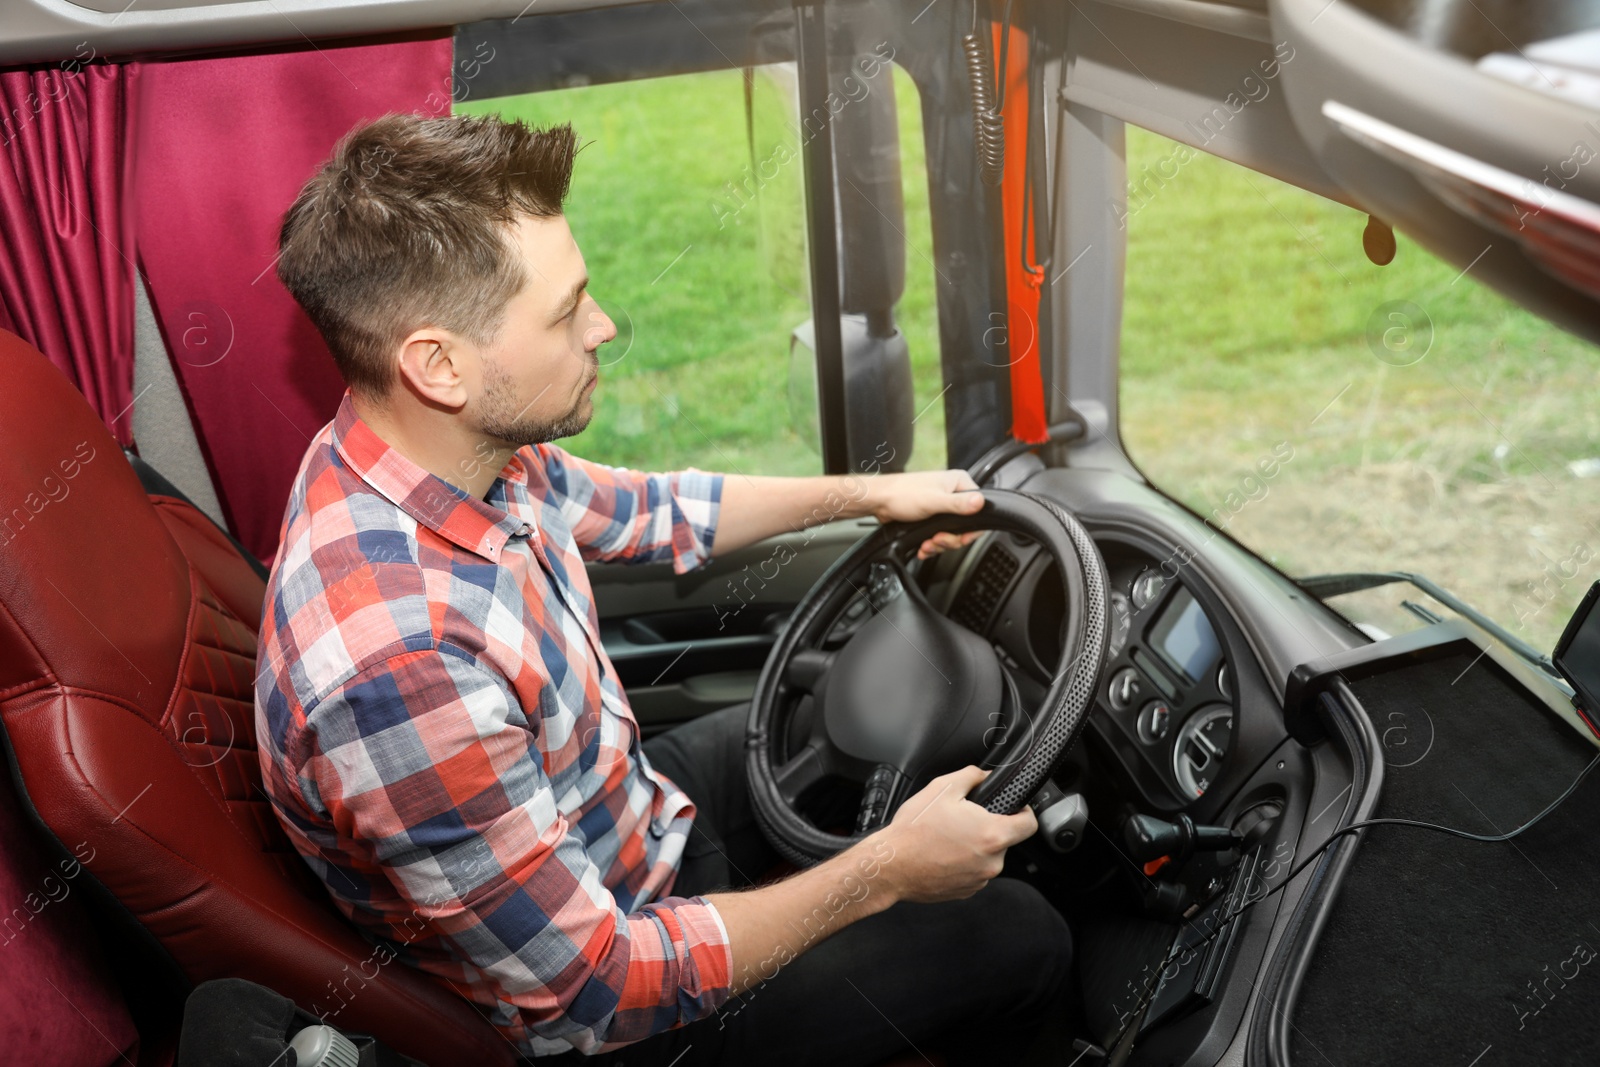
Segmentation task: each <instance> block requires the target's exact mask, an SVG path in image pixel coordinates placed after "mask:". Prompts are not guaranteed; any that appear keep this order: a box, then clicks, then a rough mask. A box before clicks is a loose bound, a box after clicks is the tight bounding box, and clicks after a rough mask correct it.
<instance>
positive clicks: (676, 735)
mask: <svg viewBox="0 0 1600 1067" xmlns="http://www.w3.org/2000/svg"><path fill="white" fill-rule="evenodd" d="M574 147H575V143H574V137H573V134H572V131H571V129H570V128H567V127H561V128H557V129H552V130H545V131H536V130H530V129H528V128H526V127H525V126H523V125H522V124H520V123H510V124H506V123H502V122H500V121H498V120H496V119H469V118H449V119H431V120H422V119H417V118H412V117H406V116H389V117H386V118H384V119H381V120H379V121H377V122H375V123H372V124H371V125H368V126H366V127H365V128H362V129H359V130H357V131H354V132H353V133H352V134H350V135H349V136H347V137H346V138H345V139H344V140H343V141H342V142H341V143H340V145H339V146H338V148H337V149H336V150H335V153H334V156H333V158H332V159H331V160H330V161H329V162H328V163H327V164H326V165H325V166H324V167H323V168H322V170H321V171H320V172H319V173H318V174H317V175H316V176H315V177H314V178H313V179H312V180H311V181H310V182H309V183H307V185H306V186H305V188H304V189H303V190H302V191H301V193H300V195H299V197H298V198H297V199H296V201H295V203H294V204H293V206H292V207H291V208H290V210H289V212H288V214H287V215H286V217H285V219H284V223H283V228H282V232H281V234H280V251H281V256H280V259H279V262H278V273H279V276H280V277H281V278H282V280H283V282H284V284H285V285H286V286H287V287H288V289H289V291H290V292H291V293H293V294H294V296H295V298H296V299H297V300H298V301H299V302H300V303H301V305H302V306H303V307H304V308H305V310H306V311H307V313H308V314H309V315H310V317H311V319H312V320H313V322H315V323H316V325H317V327H318V328H319V329H320V330H321V332H322V334H323V336H324V337H325V338H326V340H327V343H328V347H329V349H330V350H331V351H332V353H333V355H334V358H335V359H336V361H337V362H338V365H339V368H340V371H341V372H342V373H343V375H344V377H345V379H346V381H347V383H348V385H349V389H348V390H347V391H346V393H345V395H344V397H343V399H342V400H341V402H340V406H339V409H338V413H337V414H336V416H335V418H334V419H333V421H332V422H331V423H330V424H329V425H328V426H326V427H324V428H323V429H322V431H321V432H320V433H319V434H318V435H317V437H316V439H315V440H314V441H313V442H312V444H311V447H310V448H309V449H308V450H307V452H306V457H305V460H304V462H303V463H302V466H301V469H300V471H299V473H298V475H297V477H296V480H295V484H294V488H293V492H292V496H291V499H290V501H289V505H288V510H287V514H286V515H285V519H284V525H283V531H282V540H281V545H280V547H279V549H278V554H277V558H276V559H275V560H274V561H273V568H272V575H271V581H270V583H269V586H268V591H267V604H266V608H265V619H264V622H263V626H262V635H263V639H262V646H261V651H260V662H259V667H260V675H259V682H258V685H257V693H256V697H257V699H256V717H257V728H258V735H259V739H260V759H261V769H262V775H263V779H264V781H265V784H266V789H267V792H268V793H269V795H270V796H271V798H272V802H273V804H274V807H275V809H276V811H277V813H278V816H279V818H280V820H281V821H282V822H283V824H284V826H285V827H286V828H287V830H288V833H289V836H290V838H291V839H292V840H293V841H294V844H295V846H296V848H297V849H298V850H299V851H300V852H301V853H302V855H303V856H304V857H305V859H306V861H307V862H308V863H309V864H310V865H311V867H312V868H313V869H314V870H315V871H316V873H317V874H318V875H319V876H320V877H321V878H322V880H323V881H324V882H325V883H326V884H327V887H328V890H329V892H330V893H331V894H332V896H333V899H334V900H335V902H336V903H337V904H338V905H339V907H340V908H341V909H342V910H343V911H344V913H345V914H346V915H348V916H349V917H350V918H351V920H353V921H354V922H355V923H356V924H357V925H358V926H360V927H361V928H362V929H363V930H364V931H366V932H367V933H368V935H369V936H371V937H372V938H374V939H375V940H376V941H377V943H378V944H379V945H383V946H387V947H388V948H389V949H390V950H392V951H393V952H394V953H395V954H396V955H397V956H398V957H399V958H400V959H401V960H403V961H404V962H405V963H406V964H409V965H412V966H415V967H419V968H422V969H424V970H427V971H429V972H431V973H433V974H435V975H438V976H439V977H441V978H443V979H445V980H447V981H449V982H450V983H451V984H452V986H453V987H454V988H456V989H457V990H459V991H461V992H462V993H463V994H464V995H466V996H468V997H470V998H471V999H473V1000H474V1001H476V1002H477V1003H479V1004H480V1005H482V1006H483V1007H484V1008H485V1009H486V1010H487V1011H488V1012H489V1015H490V1018H491V1020H492V1021H493V1023H494V1024H495V1025H496V1026H498V1027H499V1028H500V1030H501V1031H502V1032H503V1033H504V1034H505V1036H506V1037H507V1038H508V1039H509V1040H511V1041H512V1042H513V1043H514V1044H515V1045H516V1047H517V1048H518V1049H519V1050H521V1051H522V1052H523V1053H525V1054H527V1055H529V1056H537V1057H547V1056H563V1054H564V1058H574V1059H581V1058H582V1056H583V1055H597V1054H599V1055H602V1059H605V1060H608V1061H609V1062H612V1063H618V1064H620V1063H624V1062H625V1063H627V1064H629V1065H633V1064H646V1063H660V1064H667V1063H674V1064H679V1065H681V1067H688V1065H689V1064H698V1063H718V1062H721V1063H787V1062H793V1063H799V1062H807V1063H810V1062H815V1061H816V1060H817V1057H819V1056H825V1057H827V1059H826V1061H825V1062H828V1063H829V1064H830V1065H843V1064H849V1063H861V1064H866V1063H871V1062H874V1061H875V1060H878V1059H880V1058H882V1057H883V1056H885V1055H886V1054H889V1053H892V1052H894V1051H895V1050H897V1049H901V1048H904V1047H905V1046H907V1045H908V1044H910V1045H916V1046H919V1047H920V1046H921V1045H922V1044H923V1043H927V1045H928V1046H929V1047H930V1048H932V1047H935V1046H938V1047H943V1048H945V1049H947V1050H948V1051H949V1052H950V1055H951V1056H952V1058H955V1059H960V1058H962V1057H967V1058H969V1059H973V1060H974V1061H975V1062H989V1063H995V1062H1007V1060H1006V1057H1009V1056H1014V1055H1015V1054H1016V1050H1018V1049H1020V1048H1022V1047H1023V1046H1024V1045H1025V1044H1026V1043H1027V1041H1028V1040H1029V1038H1030V1036H1031V1035H1032V1033H1033V1031H1034V1029H1035V1027H1036V1025H1037V1023H1038V1020H1039V1017H1040V1015H1041V1013H1043V1012H1044V1011H1045V1010H1046V1009H1047V1008H1049V1007H1051V1006H1052V1005H1053V1002H1054V1000H1055V999H1056V997H1057V995H1058V992H1059V990H1060V989H1061V986H1062V983H1063V982H1064V980H1065V976H1066V973H1067V969H1068V960H1069V959H1070V939H1069V935H1068V932H1067V928H1066V925H1065V923H1064V922H1063V921H1062V920H1061V918H1060V916H1059V915H1058V914H1057V913H1056V912H1055V911H1054V910H1053V909H1052V908H1051V907H1050V906H1049V905H1048V904H1046V903H1045V902H1044V900H1043V898H1042V897H1040V896H1039V894H1038V893H1037V892H1035V891H1034V890H1033V889H1031V888H1030V887H1028V886H1026V885H1025V884H1023V883H1020V882H1017V881H1014V880H1010V879H1000V880H998V881H994V882H992V883H991V882H990V879H992V878H994V877H995V875H997V874H998V873H999V872H1000V869H1001V862H1002V859H1003V857H1004V854H1005V851H1006V849H1007V848H1008V847H1009V846H1010V845H1012V844H1015V843H1016V842H1018V841H1021V840H1023V839H1024V838H1026V837H1027V836H1029V835H1030V834H1032V833H1033V832H1034V830H1035V820H1034V817H1033V814H1032V813H1031V812H1030V811H1027V810H1024V811H1022V812H1020V813H1018V814H1016V815H1012V816H1000V815H994V814H991V813H989V812H986V811H984V810H983V809H982V808H980V807H979V806H977V805H976V804H973V803H970V802H969V801H967V800H966V799H965V796H966V793H967V792H968V791H969V790H970V789H971V788H972V787H973V786H974V785H975V784H976V783H977V782H978V781H980V780H981V779H982V777H983V772H981V771H978V770H977V769H975V768H972V767H968V768H965V769H962V770H960V771H957V772H954V773H952V774H947V775H945V776H943V777H941V778H938V779H936V780H934V781H933V782H932V783H931V784H930V785H929V786H927V787H926V788H925V789H923V790H922V791H921V792H919V793H918V794H917V795H915V796H913V797H912V798H910V799H909V800H908V801H907V802H906V804H905V805H904V807H903V808H902V809H901V811H900V812H899V813H898V814H897V815H896V817H895V818H894V819H893V820H892V822H891V824H890V825H889V826H887V827H885V828H883V829H881V830H880V831H878V832H877V833H875V834H873V835H872V836H870V837H869V838H867V839H866V840H865V841H863V842H861V843H860V844H858V845H856V846H855V847H853V848H850V849H848V850H846V851H845V852H843V853H841V854H840V855H839V856H837V857H835V858H834V859H832V860H830V861H828V862H825V863H822V864H819V865H818V866H816V867H814V868H812V869H810V870H806V871H803V872H800V873H798V874H795V875H793V876H792V877H789V878H786V879H783V880H781V881H778V882H776V883H774V884H769V885H760V886H755V885H754V883H755V882H756V881H757V880H758V879H759V878H760V877H761V876H762V875H763V874H764V873H765V872H766V871H768V870H769V869H770V868H771V867H772V865H773V861H774V860H775V859H776V857H775V856H774V855H773V854H772V852H771V850H770V847H769V846H768V845H767V844H766V842H764V841H762V840H761V838H760V833H759V831H758V830H757V829H756V828H755V826H754V820H753V818H752V815H751V810H750V802H749V798H748V795H747V792H746V785H745V780H744V764H743V747H742V742H743V736H742V731H743V712H742V711H741V710H740V709H737V708H735V709H729V710H728V711H726V712H723V713H719V714H716V715H712V716H708V717H706V718H704V719H701V720H699V721H697V722H695V723H693V724H690V725H687V726H683V727H679V728H678V729H676V730H673V731H670V732H668V733H667V734H664V735H663V736H662V737H659V738H654V739H652V741H651V742H650V743H649V744H647V745H641V744H640V739H639V728H638V724H637V723H636V722H635V720H634V718H633V715H632V713H631V712H630V711H629V709H628V700H627V696H626V695H625V694H624V693H623V691H622V689H621V687H620V686H619V685H618V684H617V680H616V675H615V671H614V669H613V667H612V665H611V662H610V661H609V659H607V657H606V653H605V649H604V648H603V646H602V645H601V642H600V638H599V627H598V620H597V617H596V614H595V608H594V602H593V593H592V590H591V589H590V586H589V582H588V580H587V577H586V575H585V571H584V563H585V561H591V560H616V561H624V562H637V561H642V560H667V559H670V560H672V562H673V565H674V567H675V569H676V570H677V571H679V572H683V571H686V570H688V569H690V568H692V567H695V566H697V565H699V564H701V563H704V562H705V561H706V560H707V559H708V558H710V557H711V556H712V555H713V554H717V553H725V552H729V551H732V550H735V549H737V548H739V547H741V546H743V545H748V544H751V543H753V542H755V541H758V540H760V539H762V538H765V537H768V536H771V535H773V534H777V533H779V532H782V531H785V530H789V529H791V528H795V527H798V526H800V525H801V524H803V523H805V522H807V521H808V520H809V519H810V518H811V517H812V516H813V515H814V513H815V512H816V511H817V510H818V509H819V508H820V509H823V510H824V512H825V513H826V512H827V511H828V510H829V509H832V510H833V511H834V512H836V513H837V514H838V516H839V517H841V518H844V517H850V516H865V515H872V516H876V517H877V518H878V519H880V520H884V521H890V520H915V519H921V518H924V517H927V516H929V515H933V514H937V513H941V512H950V513H963V512H970V511H974V510H976V509H977V508H978V507H981V504H982V501H981V498H980V497H979V495H978V493H977V492H975V488H976V487H975V486H973V484H972V482H971V480H970V479H969V478H968V477H967V476H966V475H965V474H964V473H963V472H960V471H944V472H935V473H921V474H905V475H881V476H878V477H876V478H871V479H841V478H756V477H749V478H747V477H743V476H732V475H730V476H727V477H724V476H723V475H719V474H708V473H705V472H701V471H694V470H689V471H683V472H678V473H673V474H641V473H638V472H634V471H628V470H622V469H618V468H612V467H606V466H602V465H599V464H596V463H591V462H587V461H584V460H581V459H578V458H577V457H575V456H572V455H570V454H568V453H566V452H565V451H563V450H562V449H560V448H558V447H556V446H555V445H552V444H549V443H548V442H550V441H551V440H553V439H555V438H559V437H563V436H567V435H571V434H575V433H577V432H578V431H580V430H582V429H583V427H584V426H585V425H586V424H587V423H588V421H589V419H590V416H591V415H592V413H593V400H592V396H593V392H594V389H595V388H596V382H597V367H598V364H599V360H598V356H597V354H596V353H597V350H598V349H599V347H600V346H601V345H603V344H604V343H606V342H607V341H609V340H611V338H612V337H613V336H614V335H615V327H614V326H613V324H612V322H611V320H610V319H609V318H607V316H606V315H605V313H604V312H603V311H602V310H601V309H600V307H599V305H598V304H596V303H595V301H594V299H593V298H592V297H591V296H590V295H589V294H588V291H587V286H588V280H589V279H588V276H587V274H586V273H585V269H584V261H583V256H582V254H581V253H580V252H579V249H578V246H577V244H576V243H575V241H574V240H573V237H572V232H571V230H570V229H569V227H568V225H567V222H566V219H565V218H564V217H563V215H562V213H561V210H562V203H563V201H564V199H565V197H566V192H567V185H568V179H569V176H570V173H571V167H572V160H573V153H574ZM959 543H961V539H958V538H954V537H951V536H947V535H939V536H938V537H936V538H934V539H933V540H931V541H930V542H929V543H928V544H926V545H924V546H923V551H924V552H925V553H931V552H934V551H938V550H940V549H941V548H946V547H951V546H953V545H956V544H959ZM818 915H821V916H823V917H824V920H825V921H823V922H820V923H819V922H818V921H817V919H816V917H817V916H818ZM334 1021H335V1022H336V1021H337V1019H335V1020H334ZM686 1024H687V1025H686ZM963 1042H965V1045H963ZM618 1050H619V1051H618ZM996 1056H998V1057H1000V1058H998V1059H997V1058H995V1057H996ZM434 1067H444V1065H434Z"/></svg>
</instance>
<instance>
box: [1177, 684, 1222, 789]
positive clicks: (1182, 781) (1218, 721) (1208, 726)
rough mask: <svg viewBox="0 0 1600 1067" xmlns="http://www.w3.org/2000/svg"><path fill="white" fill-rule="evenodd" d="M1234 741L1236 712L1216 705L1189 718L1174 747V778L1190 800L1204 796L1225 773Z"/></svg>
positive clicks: (1205, 708)
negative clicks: (1218, 776)
mask: <svg viewBox="0 0 1600 1067" xmlns="http://www.w3.org/2000/svg"><path fill="white" fill-rule="evenodd" d="M1232 738H1233V709H1232V708H1230V707H1228V706H1227V705H1225V704H1212V705H1210V706H1208V707H1204V708H1201V709H1200V710H1199V711H1196V712H1195V713H1194V714H1193V715H1191V716H1189V721H1188V722H1186V723H1184V724H1183V729H1181V730H1179V731H1178V738H1177V740H1176V741H1174V742H1173V745H1172V776H1173V777H1174V778H1176V779H1177V780H1178V787H1179V788H1180V789H1181V790H1182V791H1183V795H1184V796H1186V797H1199V796H1204V795H1205V791H1206V790H1207V789H1210V788H1211V783H1212V782H1214V781H1216V780H1217V775H1218V774H1220V773H1221V772H1222V761H1223V759H1224V758H1225V757H1226V756H1227V755H1228V742H1229V741H1230V740H1232Z"/></svg>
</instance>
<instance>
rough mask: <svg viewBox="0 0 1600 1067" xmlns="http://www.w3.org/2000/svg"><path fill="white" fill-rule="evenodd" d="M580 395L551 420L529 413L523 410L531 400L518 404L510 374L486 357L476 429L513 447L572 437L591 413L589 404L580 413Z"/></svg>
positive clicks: (592, 411)
mask: <svg viewBox="0 0 1600 1067" xmlns="http://www.w3.org/2000/svg"><path fill="white" fill-rule="evenodd" d="M584 399H585V397H584V395H583V393H582V392H580V393H579V394H578V399H577V400H576V401H574V402H573V405H572V408H571V410H569V411H568V412H567V413H566V414H564V415H562V416H561V417H560V418H557V419H554V420H549V421H545V420H540V419H537V418H532V417H529V416H527V415H526V414H525V413H526V411H527V409H528V408H530V407H532V406H533V404H531V403H530V404H519V403H518V402H517V395H516V390H515V388H514V387H513V384H512V381H511V376H510V375H509V374H506V373H505V372H504V371H503V370H502V369H501V368H500V365H499V364H498V363H495V362H492V361H490V362H487V363H486V364H485V366H484V377H483V397H482V399H481V400H479V401H478V432H480V433H482V434H485V435H486V436H489V437H493V438H498V439H499V440H501V441H507V442H510V443H511V444H513V445H515V446H516V447H517V448H521V447H522V446H523V445H541V444H544V443H545V442H546V441H554V440H556V439H557V438H561V437H572V436H575V435H576V434H580V433H582V432H583V429H584V427H586V426H588V425H589V420H590V419H591V418H592V417H593V416H594V409H593V408H592V407H591V408H590V409H589V412H588V413H587V414H585V413H584V410H583V402H584ZM535 402H537V398H536V399H535Z"/></svg>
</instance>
